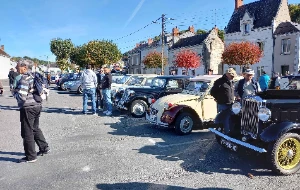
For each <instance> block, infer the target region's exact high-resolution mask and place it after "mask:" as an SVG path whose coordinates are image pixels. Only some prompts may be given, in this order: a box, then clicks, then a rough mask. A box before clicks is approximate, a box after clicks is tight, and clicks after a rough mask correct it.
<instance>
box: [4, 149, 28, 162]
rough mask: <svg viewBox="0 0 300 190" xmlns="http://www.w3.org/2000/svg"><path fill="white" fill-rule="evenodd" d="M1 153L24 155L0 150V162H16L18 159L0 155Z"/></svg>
mask: <svg viewBox="0 0 300 190" xmlns="http://www.w3.org/2000/svg"><path fill="white" fill-rule="evenodd" d="M1 155H11V156H24V153H21V152H3V151H0V162H2V161H3V162H15V163H18V162H19V159H16V158H10V157H2V156H1Z"/></svg>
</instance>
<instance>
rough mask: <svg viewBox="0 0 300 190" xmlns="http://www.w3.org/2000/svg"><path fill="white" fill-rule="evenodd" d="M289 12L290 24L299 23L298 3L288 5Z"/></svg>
mask: <svg viewBox="0 0 300 190" xmlns="http://www.w3.org/2000/svg"><path fill="white" fill-rule="evenodd" d="M289 11H290V15H291V20H292V22H297V23H300V3H299V4H290V5H289Z"/></svg>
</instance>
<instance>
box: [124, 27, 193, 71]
mask: <svg viewBox="0 0 300 190" xmlns="http://www.w3.org/2000/svg"><path fill="white" fill-rule="evenodd" d="M194 35H195V29H194V26H190V27H189V28H188V29H187V30H185V31H182V32H180V31H179V29H178V28H177V27H175V28H173V29H172V33H168V34H166V35H165V38H164V57H166V58H167V59H168V50H169V47H171V46H172V45H173V44H174V43H176V42H177V41H178V40H180V39H182V38H186V37H189V36H194ZM153 51H157V52H162V40H161V39H160V40H157V41H154V40H153V39H151V38H150V39H148V42H145V43H142V44H136V47H135V48H134V49H132V50H131V51H129V52H127V53H126V54H127V58H126V60H127V61H126V66H127V67H128V71H129V72H128V73H130V74H159V73H161V68H146V67H145V65H144V64H143V59H144V58H145V57H146V56H147V54H148V53H150V52H153ZM164 73H165V75H168V74H169V71H168V65H166V66H165V68H164Z"/></svg>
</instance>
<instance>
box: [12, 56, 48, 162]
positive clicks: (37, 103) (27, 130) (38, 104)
mask: <svg viewBox="0 0 300 190" xmlns="http://www.w3.org/2000/svg"><path fill="white" fill-rule="evenodd" d="M16 68H17V71H18V73H19V74H20V76H21V77H19V78H18V79H16V80H17V81H16V87H15V89H14V91H13V93H14V97H15V98H16V99H17V102H18V106H19V108H20V122H21V136H22V138H23V146H24V151H25V157H24V158H22V159H21V160H19V161H20V162H27V163H33V162H35V161H36V160H37V156H41V155H44V154H47V153H49V152H50V148H49V147H48V143H47V142H46V140H45V137H44V135H43V132H42V131H41V129H40V128H39V118H40V114H41V110H42V99H41V97H40V96H39V95H37V94H36V93H35V89H34V87H33V77H32V75H31V74H30V73H28V71H27V68H28V65H27V63H26V62H24V61H22V60H20V61H19V62H18V64H17V67H16ZM35 143H36V144H37V145H38V147H39V150H40V151H39V152H38V153H36V151H35Z"/></svg>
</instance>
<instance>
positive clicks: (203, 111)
mask: <svg viewBox="0 0 300 190" xmlns="http://www.w3.org/2000/svg"><path fill="white" fill-rule="evenodd" d="M220 77H222V75H203V76H197V77H195V78H192V79H190V83H189V84H188V85H187V86H186V88H185V89H184V90H183V91H182V92H181V93H178V94H172V95H168V96H164V97H162V98H159V99H158V100H156V101H155V100H152V99H151V100H150V99H149V102H153V103H152V104H151V105H150V107H149V109H148V110H147V114H146V120H147V121H149V122H150V123H151V124H155V125H160V126H163V127H172V128H175V131H176V133H177V134H179V135H187V134H189V133H191V131H192V130H193V129H196V128H199V129H205V128H208V126H209V125H208V124H209V123H212V122H213V120H214V118H215V117H216V115H217V103H216V101H215V100H214V98H213V97H212V96H211V95H210V89H211V87H212V85H213V83H214V81H215V80H216V79H218V78H220Z"/></svg>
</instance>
